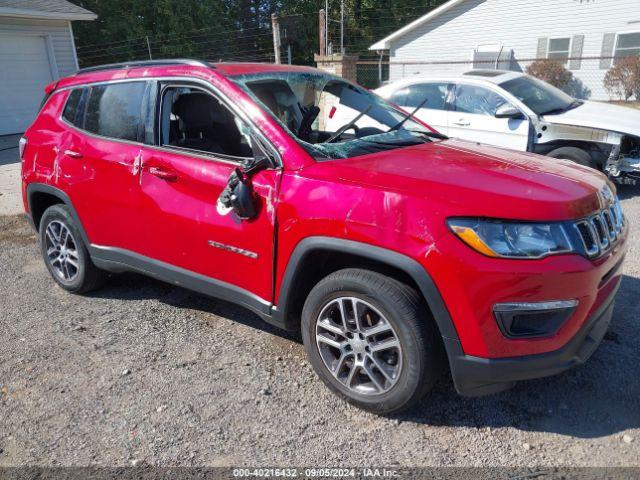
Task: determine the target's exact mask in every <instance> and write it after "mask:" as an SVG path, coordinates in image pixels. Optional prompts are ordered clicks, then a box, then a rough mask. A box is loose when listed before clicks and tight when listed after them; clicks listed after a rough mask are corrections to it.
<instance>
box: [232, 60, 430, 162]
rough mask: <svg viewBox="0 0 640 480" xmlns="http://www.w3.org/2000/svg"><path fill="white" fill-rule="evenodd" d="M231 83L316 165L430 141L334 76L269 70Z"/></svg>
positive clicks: (421, 129) (397, 113) (419, 128)
mask: <svg viewBox="0 0 640 480" xmlns="http://www.w3.org/2000/svg"><path fill="white" fill-rule="evenodd" d="M231 78H232V80H234V81H235V82H236V83H237V84H238V85H239V86H240V87H241V88H243V89H244V90H245V91H246V92H247V93H248V94H249V96H251V97H252V98H253V99H254V100H256V102H257V103H258V104H260V105H261V106H263V107H264V110H265V111H266V112H267V113H268V114H269V115H270V116H271V117H272V118H274V119H275V120H276V121H277V122H279V123H280V124H281V125H282V127H283V128H284V129H286V130H287V131H288V133H289V134H290V135H291V136H292V137H293V138H295V139H296V140H297V141H298V143H300V144H301V146H302V147H303V148H305V149H306V150H307V151H308V152H309V153H310V154H311V155H312V156H313V157H314V158H316V159H318V160H325V159H336V158H349V157H354V156H358V155H364V154H366V153H374V152H378V151H382V150H392V149H396V148H402V147H407V146H410V145H418V144H421V143H425V142H430V141H432V140H433V137H434V134H433V133H432V132H431V130H429V129H428V128H427V127H425V126H424V125H423V124H421V123H420V122H418V121H415V120H412V119H407V114H406V113H404V112H402V111H401V110H399V109H397V108H395V107H394V106H393V105H391V104H390V103H389V102H387V101H386V100H383V99H382V98H380V97H379V96H377V95H375V94H373V93H371V92H370V91H368V90H365V89H363V88H360V87H358V86H356V85H354V84H352V83H349V82H347V81H345V80H344V79H342V78H340V77H336V76H334V75H330V74H326V73H322V72H315V71H305V72H294V71H281V72H277V71H275V72H273V71H272V72H263V73H251V74H243V75H236V76H233V77H231ZM436 136H437V135H436Z"/></svg>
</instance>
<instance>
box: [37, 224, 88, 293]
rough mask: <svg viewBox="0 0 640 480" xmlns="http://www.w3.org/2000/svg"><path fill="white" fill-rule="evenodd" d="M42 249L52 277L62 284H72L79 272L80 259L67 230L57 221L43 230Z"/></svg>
mask: <svg viewBox="0 0 640 480" xmlns="http://www.w3.org/2000/svg"><path fill="white" fill-rule="evenodd" d="M44 247H45V250H46V253H47V259H48V262H49V264H50V265H51V270H52V271H53V273H54V275H55V276H56V277H57V278H58V279H59V280H60V281H62V282H67V283H70V282H73V280H75V279H76V277H77V276H78V273H79V271H80V259H79V258H78V246H77V244H76V239H75V238H73V234H72V233H71V232H70V231H69V228H68V227H67V226H66V225H65V224H64V223H62V222H60V221H58V220H53V221H52V222H50V223H49V224H48V225H47V228H46V229H45V235H44Z"/></svg>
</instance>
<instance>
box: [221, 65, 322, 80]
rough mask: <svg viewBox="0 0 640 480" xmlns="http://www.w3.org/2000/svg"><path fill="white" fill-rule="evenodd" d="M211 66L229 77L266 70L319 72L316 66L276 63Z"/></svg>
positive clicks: (265, 71) (264, 71)
mask: <svg viewBox="0 0 640 480" xmlns="http://www.w3.org/2000/svg"><path fill="white" fill-rule="evenodd" d="M211 66H212V67H213V68H215V69H216V70H217V71H219V72H220V73H221V74H223V75H225V76H229V77H232V76H236V75H247V74H254V73H267V72H307V73H312V72H315V73H318V72H319V70H318V69H317V68H313V67H304V66H300V65H283V64H277V63H245V62H219V63H212V64H211Z"/></svg>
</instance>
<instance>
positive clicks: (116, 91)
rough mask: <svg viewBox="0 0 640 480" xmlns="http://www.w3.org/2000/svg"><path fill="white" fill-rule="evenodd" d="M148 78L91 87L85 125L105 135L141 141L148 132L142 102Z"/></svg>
mask: <svg viewBox="0 0 640 480" xmlns="http://www.w3.org/2000/svg"><path fill="white" fill-rule="evenodd" d="M145 88H146V82H131V83H116V84H111V85H98V86H95V87H91V88H90V91H89V97H88V100H87V109H86V113H85V118H84V129H85V130H86V131H88V132H91V133H95V134H97V135H101V136H103V137H111V138H117V139H121V140H132V141H138V140H140V139H141V135H142V134H143V132H144V122H143V114H142V106H143V102H144V92H145Z"/></svg>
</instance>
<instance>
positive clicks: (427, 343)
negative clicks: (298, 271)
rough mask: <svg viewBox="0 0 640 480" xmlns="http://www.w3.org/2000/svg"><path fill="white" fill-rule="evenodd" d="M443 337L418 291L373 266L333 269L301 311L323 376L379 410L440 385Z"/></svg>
mask: <svg viewBox="0 0 640 480" xmlns="http://www.w3.org/2000/svg"><path fill="white" fill-rule="evenodd" d="M438 336H439V335H438V333H437V328H436V327H435V324H434V322H433V319H432V318H431V316H430V314H429V308H428V307H427V305H426V304H425V302H424V299H423V298H422V297H421V295H420V294H418V293H417V292H416V290H414V289H413V288H411V287H410V286H408V285H406V284H404V283H401V282H399V281H398V280H395V279H393V278H390V277H387V276H385V275H382V274H380V273H377V272H372V271H369V270H363V269H356V268H349V269H344V270H339V271H337V272H334V273H332V274H330V275H328V276H327V277H325V278H324V279H322V280H321V281H320V282H319V283H318V284H317V285H316V286H315V287H313V289H312V290H311V292H310V293H309V296H308V297H307V299H306V301H305V304H304V308H303V310H302V340H303V342H304V346H305V349H306V351H307V354H308V356H309V361H310V362H311V365H312V366H313V369H314V370H315V372H316V373H317V374H318V376H319V377H320V379H321V380H322V381H323V382H324V383H325V384H326V385H327V386H328V387H329V388H330V389H331V390H332V391H333V392H334V393H336V394H337V395H339V396H340V397H342V398H343V399H345V400H347V401H348V402H350V403H353V404H354V405H357V406H358V407H360V408H363V409H366V410H370V411H373V412H376V413H391V412H396V411H399V410H403V409H405V408H408V407H409V406H411V405H413V404H414V403H416V402H417V401H418V400H420V398H422V396H423V395H424V394H425V393H426V392H427V391H428V390H429V389H430V388H431V387H432V386H433V384H434V383H435V381H436V379H437V378H438V376H439V375H440V373H441V371H442V363H441V362H442V348H441V343H440V340H439V338H438Z"/></svg>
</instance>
